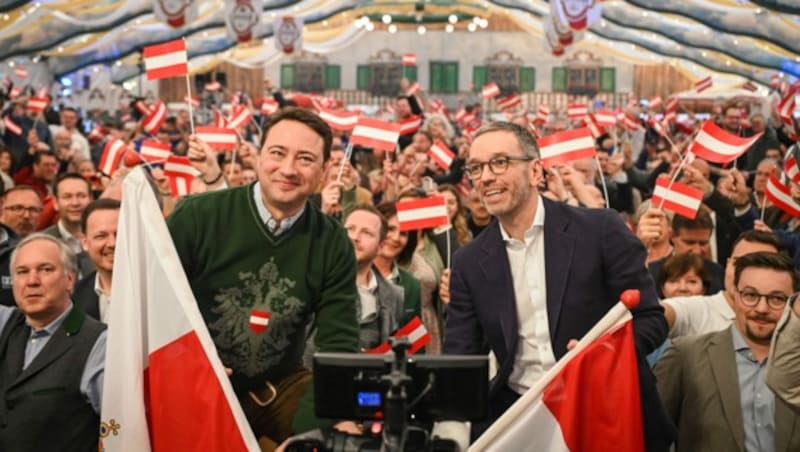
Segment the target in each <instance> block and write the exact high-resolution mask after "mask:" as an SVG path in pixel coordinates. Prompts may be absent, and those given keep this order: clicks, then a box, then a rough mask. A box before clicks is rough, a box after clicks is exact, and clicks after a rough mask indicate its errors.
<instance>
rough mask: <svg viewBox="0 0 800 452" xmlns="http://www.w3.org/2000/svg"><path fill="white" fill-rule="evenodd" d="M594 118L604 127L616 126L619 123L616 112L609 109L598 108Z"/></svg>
mask: <svg viewBox="0 0 800 452" xmlns="http://www.w3.org/2000/svg"><path fill="white" fill-rule="evenodd" d="M594 120H595V122H597V124H598V125H600V126H603V127H616V125H617V115H616V113H614V112H613V111H609V110H596V111H595V112H594Z"/></svg>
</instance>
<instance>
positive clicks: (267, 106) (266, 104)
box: [261, 99, 280, 116]
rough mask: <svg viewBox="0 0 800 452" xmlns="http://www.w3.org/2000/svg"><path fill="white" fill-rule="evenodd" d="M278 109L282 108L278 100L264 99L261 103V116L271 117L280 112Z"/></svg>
mask: <svg viewBox="0 0 800 452" xmlns="http://www.w3.org/2000/svg"><path fill="white" fill-rule="evenodd" d="M278 108H280V104H279V103H278V101H276V100H273V99H264V100H263V101H262V102H261V114H262V115H263V116H269V115H271V114H273V113H275V112H276V111H278Z"/></svg>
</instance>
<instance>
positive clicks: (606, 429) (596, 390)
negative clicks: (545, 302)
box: [469, 290, 644, 452]
mask: <svg viewBox="0 0 800 452" xmlns="http://www.w3.org/2000/svg"><path fill="white" fill-rule="evenodd" d="M622 299H623V300H625V302H624V304H623V302H619V303H617V304H616V305H615V306H614V307H613V308H611V310H609V311H608V313H607V314H606V315H605V316H604V317H603V318H602V319H600V321H599V322H597V324H596V325H595V326H594V327H592V329H591V330H589V332H588V333H586V335H585V336H584V337H583V338H582V339H581V340H580V342H579V343H578V345H576V346H575V348H573V349H572V350H570V351H569V352H567V354H566V355H564V356H563V357H562V358H561V359H560V360H559V361H558V362H557V363H556V364H555V365H554V366H553V367H552V368H551V369H550V370H549V371H547V373H545V374H544V375H543V376H542V377H541V378H540V379H539V381H538V382H537V383H536V384H535V385H534V386H533V387H531V388H530V389H529V390H528V392H526V393H525V394H523V395H522V397H520V398H519V399H518V400H517V401H516V402H515V403H514V404H513V405H512V406H511V407H510V408H509V409H508V410H506V412H505V413H503V415H502V416H500V418H499V419H497V421H495V423H494V424H492V425H491V426H490V427H489V429H487V430H486V431H485V432H484V433H483V434H482V435H481V436H480V438H478V439H477V441H475V443H473V444H472V445H471V446H470V448H469V450H470V452H476V451H481V452H483V451H492V452H494V451H497V452H501V451H503V452H505V451H523V450H524V451H528V450H530V451H537V452H568V451H571V452H605V451H609V450H619V451H626V452H640V451H644V433H643V430H642V410H641V398H640V394H639V371H638V367H637V362H636V350H635V346H634V343H633V321H632V316H631V313H630V311H629V309H632V308H633V307H635V306H636V305H637V304H638V302H639V294H638V291H635V290H634V291H626V292H625V293H623V294H622Z"/></svg>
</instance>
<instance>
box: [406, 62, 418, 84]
mask: <svg viewBox="0 0 800 452" xmlns="http://www.w3.org/2000/svg"><path fill="white" fill-rule="evenodd" d="M403 77H405V78H407V79H408V81H409V82H411V83H414V82H416V81H417V67H416V66H403Z"/></svg>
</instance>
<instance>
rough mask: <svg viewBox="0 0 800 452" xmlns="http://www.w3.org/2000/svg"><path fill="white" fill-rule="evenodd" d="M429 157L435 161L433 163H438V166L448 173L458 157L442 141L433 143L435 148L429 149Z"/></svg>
mask: <svg viewBox="0 0 800 452" xmlns="http://www.w3.org/2000/svg"><path fill="white" fill-rule="evenodd" d="M428 157H430V158H431V159H433V161H434V162H436V164H437V165H439V167H441V168H442V169H443V170H445V171H447V170H449V169H450V166H451V165H452V164H453V159H454V158H456V155H455V154H454V153H453V151H451V150H450V148H449V147H447V145H446V144H444V143H443V142H442V140H436V142H435V143H433V146H431V148H430V149H428Z"/></svg>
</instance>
